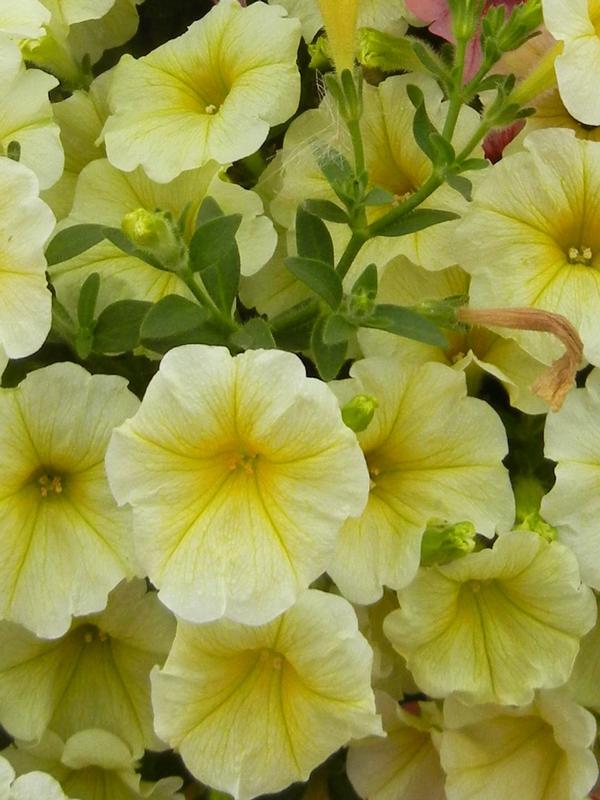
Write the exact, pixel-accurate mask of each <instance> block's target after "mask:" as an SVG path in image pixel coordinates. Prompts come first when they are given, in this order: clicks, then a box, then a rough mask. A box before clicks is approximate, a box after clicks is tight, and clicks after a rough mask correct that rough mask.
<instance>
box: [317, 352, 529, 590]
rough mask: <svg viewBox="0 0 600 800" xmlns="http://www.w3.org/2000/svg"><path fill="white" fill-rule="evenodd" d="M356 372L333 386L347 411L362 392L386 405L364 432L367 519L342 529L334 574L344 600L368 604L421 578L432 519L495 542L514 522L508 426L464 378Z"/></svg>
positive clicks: (421, 371)
mask: <svg viewBox="0 0 600 800" xmlns="http://www.w3.org/2000/svg"><path fill="white" fill-rule="evenodd" d="M350 375H351V378H350V379H349V380H345V381H338V382H334V383H332V384H330V385H331V388H332V389H333V391H334V392H335V393H336V395H337V396H338V399H339V401H340V405H342V406H343V405H344V404H345V403H346V402H347V401H348V400H351V399H352V397H354V396H355V395H357V394H366V395H368V396H370V397H374V398H375V399H376V400H377V402H378V404H379V405H378V408H377V409H376V410H375V415H374V418H373V421H372V422H371V424H370V425H369V427H368V428H367V429H366V430H365V431H363V432H362V433H359V434H358V441H359V443H360V446H361V447H362V449H363V452H364V454H365V458H366V461H367V465H368V467H369V474H370V476H371V491H370V494H369V502H368V504H367V507H366V509H365V511H364V512H363V514H362V515H361V516H360V517H359V518H358V519H352V520H348V522H346V524H345V525H344V527H343V528H342V530H341V532H340V535H339V537H338V540H337V545H336V549H335V555H334V558H333V560H332V562H331V564H330V566H329V568H328V570H327V571H328V572H329V574H330V575H331V577H332V578H333V580H334V581H335V582H336V584H337V585H338V586H339V588H340V590H341V592H342V594H343V595H344V596H345V597H347V598H348V599H350V600H352V602H356V603H362V604H368V603H373V602H374V601H375V600H377V599H378V598H379V597H381V595H382V592H383V586H388V587H391V588H393V589H400V588H401V587H404V586H406V585H407V584H409V583H410V582H411V581H412V580H413V578H414V576H415V574H416V572H417V569H418V566H419V561H420V555H421V539H422V536H423V532H424V530H425V526H426V525H427V522H428V521H429V519H431V518H432V517H443V518H444V519H449V520H455V519H461V520H471V521H472V522H474V523H475V525H476V527H477V530H478V531H479V532H480V533H482V534H484V535H485V536H489V537H491V536H493V535H494V532H495V530H496V527H499V528H500V530H508V529H509V528H510V526H511V525H512V522H513V519H514V502H513V495H512V491H511V488H510V482H509V480H508V473H507V471H506V469H505V468H504V467H503V466H502V459H503V458H504V456H505V455H506V451H507V442H506V433H505V431H504V427H503V425H502V423H501V421H500V418H499V417H498V416H497V415H496V413H495V412H494V411H492V409H491V408H489V406H487V404H486V403H483V402H482V401H481V400H477V399H475V398H472V397H467V396H466V395H467V387H466V383H465V377H464V375H463V374H462V373H460V372H456V371H455V370H453V369H451V368H450V367H447V366H445V365H444V364H433V363H431V364H425V365H423V366H420V367H417V368H414V367H412V368H404V367H402V366H401V365H400V364H399V363H398V362H397V361H396V360H394V359H385V358H368V359H364V360H362V361H358V362H356V363H355V364H354V365H353V366H352V368H351V370H350Z"/></svg>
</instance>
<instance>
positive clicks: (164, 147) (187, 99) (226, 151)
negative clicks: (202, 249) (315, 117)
mask: <svg viewBox="0 0 600 800" xmlns="http://www.w3.org/2000/svg"><path fill="white" fill-rule="evenodd" d="M284 13H285V12H284V11H283V9H282V8H281V7H279V6H267V5H265V4H264V3H256V4H254V5H251V6H248V7H247V8H242V7H241V6H240V4H239V3H238V2H237V0H221V2H220V3H219V4H218V5H217V6H215V7H214V8H213V9H212V10H211V11H210V12H209V13H208V14H207V15H206V16H205V17H203V18H202V19H201V20H199V21H198V22H195V23H194V24H193V25H192V26H191V27H190V28H189V30H188V31H187V32H186V33H184V34H183V35H182V36H180V37H179V38H177V39H173V40H171V41H169V42H167V43H166V44H164V45H162V46H161V47H158V48H157V49H156V50H154V51H153V52H152V53H150V54H149V55H147V56H144V57H143V58H140V59H139V60H135V59H133V58H132V57H131V56H124V57H123V58H122V59H121V62H120V64H119V66H118V67H117V70H116V73H115V78H114V82H113V85H112V88H111V93H110V103H111V107H112V109H113V116H111V117H110V118H109V120H108V122H107V123H106V126H105V128H104V133H105V140H106V149H107V152H108V157H109V159H110V161H111V163H112V164H114V165H115V166H116V167H118V168H119V169H123V170H125V171H131V170H133V169H135V168H136V167H138V166H142V167H143V168H144V169H145V171H146V172H147V174H148V175H149V176H150V178H152V179H153V180H156V181H158V182H161V183H164V182H167V181H170V180H172V179H173V178H175V177H176V176H177V175H179V174H180V173H181V172H183V171H184V170H189V169H195V168H196V167H200V166H202V165H203V164H206V163H207V162H208V161H210V160H215V161H217V162H218V163H220V164H228V163H229V162H231V161H235V160H237V159H240V158H244V157H245V156H248V155H251V154H252V153H254V152H255V151H256V150H258V148H259V147H260V146H261V145H262V144H263V142H264V141H265V139H266V137H267V134H268V132H269V128H270V126H272V125H277V124H278V123H280V122H285V120H287V119H288V118H289V117H291V116H292V114H293V113H294V112H295V111H296V108H297V106H298V100H299V96H300V75H299V73H298V69H297V67H296V51H297V48H298V41H299V38H300V24H299V22H298V21H297V20H295V19H286V18H285V17H284Z"/></svg>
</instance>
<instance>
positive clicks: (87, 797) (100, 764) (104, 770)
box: [4, 728, 183, 800]
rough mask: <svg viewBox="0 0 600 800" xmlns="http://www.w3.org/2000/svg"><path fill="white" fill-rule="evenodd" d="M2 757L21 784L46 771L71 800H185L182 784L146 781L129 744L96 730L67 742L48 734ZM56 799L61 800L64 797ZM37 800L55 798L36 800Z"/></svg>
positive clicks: (168, 780)
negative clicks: (146, 799)
mask: <svg viewBox="0 0 600 800" xmlns="http://www.w3.org/2000/svg"><path fill="white" fill-rule="evenodd" d="M4 754H5V756H6V758H7V759H8V760H9V761H10V763H11V764H12V766H13V767H14V768H15V770H16V771H17V773H18V774H19V775H22V776H23V777H21V778H18V780H20V781H25V780H27V779H28V777H29V776H30V775H32V774H35V773H32V772H31V770H39V769H43V770H45V772H47V773H50V775H52V776H53V777H54V778H55V779H56V781H57V782H58V783H59V785H60V786H61V787H62V788H63V789H64V791H65V792H68V794H69V797H77V798H78V800H98V799H99V798H106V800H137V798H140V800H141V798H151V800H183V795H182V794H179V792H177V789H179V788H180V786H181V783H182V781H181V778H161V780H159V781H157V782H156V783H154V782H150V781H142V780H141V778H140V774H139V772H138V771H136V770H137V769H138V768H139V763H138V762H137V761H136V760H135V759H134V757H133V755H132V753H131V750H130V749H129V747H128V746H127V745H126V744H125V742H123V741H122V740H121V739H119V738H118V737H117V736H115V735H114V734H112V733H109V732H108V731H105V730H101V729H98V728H88V729H85V730H80V731H78V732H77V733H75V734H74V735H73V736H71V737H70V738H69V739H67V741H66V742H63V741H62V740H61V739H60V738H59V737H58V736H57V735H56V734H55V733H52V732H51V731H48V732H47V733H46V734H45V735H44V737H43V738H42V740H41V741H40V742H39V743H29V744H27V743H24V742H18V743H17V744H16V745H12V746H11V747H9V748H8V749H7V750H5V751H4ZM58 797H59V798H62V794H60V795H58ZM15 800H18V798H15ZM23 800H28V798H27V797H24V798H23ZM31 800H34V798H33V796H32V798H31ZM35 800H54V798H46V796H45V795H42V796H40V795H36V797H35Z"/></svg>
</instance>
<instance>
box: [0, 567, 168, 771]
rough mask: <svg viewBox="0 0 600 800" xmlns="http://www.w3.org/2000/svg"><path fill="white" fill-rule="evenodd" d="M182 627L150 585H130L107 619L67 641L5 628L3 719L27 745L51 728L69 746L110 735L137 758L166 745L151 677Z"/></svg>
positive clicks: (78, 626)
mask: <svg viewBox="0 0 600 800" xmlns="http://www.w3.org/2000/svg"><path fill="white" fill-rule="evenodd" d="M174 635H175V620H174V619H173V617H172V615H171V614H170V613H169V612H168V611H167V610H166V609H165V608H164V606H162V605H161V603H160V602H159V601H158V598H157V596H156V592H148V591H147V590H146V584H145V582H144V581H143V580H135V581H132V582H130V583H122V584H120V585H119V586H118V587H117V588H116V589H114V591H113V592H111V594H110V595H109V598H108V605H107V607H106V609H105V610H104V611H102V612H101V613H99V614H93V615H90V616H86V617H76V618H75V619H74V620H73V624H72V625H71V628H70V629H69V631H68V632H67V633H66V634H65V635H64V636H62V637H61V638H60V639H51V640H49V639H38V638H37V637H36V636H34V635H33V634H32V633H30V632H29V631H27V630H26V629H25V628H22V627H21V626H20V625H15V624H14V623H12V622H0V719H2V724H3V725H4V727H5V728H6V730H7V731H9V733H10V734H11V735H12V736H14V737H15V738H16V739H21V740H23V741H33V740H36V741H39V739H40V738H41V737H42V735H43V733H44V731H46V730H47V729H48V728H50V729H51V730H53V731H55V732H56V733H57V734H58V735H60V736H61V737H62V738H63V739H68V738H69V737H70V736H72V735H73V734H75V733H77V732H78V731H80V730H82V729H83V728H102V729H104V730H106V731H109V732H111V733H113V734H114V735H115V736H118V737H119V738H120V739H122V740H123V741H124V742H126V743H127V745H128V747H129V748H130V750H131V751H132V752H133V753H134V755H135V756H136V757H139V756H141V755H142V753H143V751H144V748H148V749H151V750H160V749H162V748H163V747H164V744H163V743H162V742H161V740H160V739H158V737H157V736H156V734H155V733H154V729H153V727H152V709H151V707H150V670H151V669H152V667H154V666H155V665H157V664H158V665H162V664H163V663H164V660H165V658H166V656H167V653H168V652H169V648H170V647H171V643H172V641H173V636H174Z"/></svg>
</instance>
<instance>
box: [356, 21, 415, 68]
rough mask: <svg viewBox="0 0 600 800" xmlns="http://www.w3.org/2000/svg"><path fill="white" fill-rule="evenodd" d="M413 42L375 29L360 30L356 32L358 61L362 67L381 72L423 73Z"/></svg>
mask: <svg viewBox="0 0 600 800" xmlns="http://www.w3.org/2000/svg"><path fill="white" fill-rule="evenodd" d="M413 41H414V40H412V41H411V40H410V39H408V38H407V37H398V36H391V35H390V34H389V33H384V32H383V31H378V30H376V29H375V28H361V29H360V31H359V32H358V60H359V62H360V63H361V64H362V66H363V67H367V68H369V69H380V70H382V72H398V71H399V70H404V71H405V72H423V71H424V68H423V64H422V62H421V61H420V60H419V59H418V58H417V56H416V55H415V51H414V50H413V46H412V42H413Z"/></svg>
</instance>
